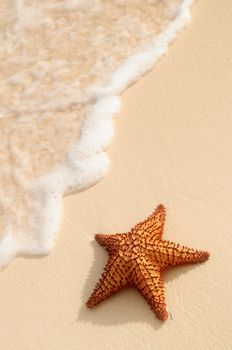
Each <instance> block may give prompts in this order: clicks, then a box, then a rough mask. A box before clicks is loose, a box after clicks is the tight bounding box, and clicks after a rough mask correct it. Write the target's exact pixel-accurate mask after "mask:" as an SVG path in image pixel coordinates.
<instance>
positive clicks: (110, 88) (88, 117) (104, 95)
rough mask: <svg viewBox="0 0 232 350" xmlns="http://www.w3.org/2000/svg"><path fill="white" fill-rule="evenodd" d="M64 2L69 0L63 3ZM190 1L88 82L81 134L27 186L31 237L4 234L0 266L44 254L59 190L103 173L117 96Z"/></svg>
mask: <svg viewBox="0 0 232 350" xmlns="http://www.w3.org/2000/svg"><path fill="white" fill-rule="evenodd" d="M69 3H70V6H72V4H74V3H75V1H69ZM191 3H192V1H191V0H183V2H182V3H181V4H180V5H179V8H178V11H177V13H176V16H175V18H174V20H173V21H172V22H171V23H170V24H169V25H168V26H167V28H166V29H165V30H164V31H163V32H162V33H161V34H160V35H159V36H158V37H156V38H155V39H154V40H153V42H151V43H150V45H149V46H148V47H147V48H146V49H144V50H143V51H142V52H140V53H137V54H134V55H132V56H131V57H130V58H129V59H127V60H126V62H124V63H123V64H122V65H121V66H120V67H119V68H118V69H117V70H116V71H115V72H114V73H113V74H112V75H111V76H109V77H108V79H107V81H105V84H104V85H103V86H92V87H91V89H89V90H88V97H89V99H90V101H92V104H91V106H90V107H89V109H88V110H87V111H86V114H85V117H84V119H83V122H82V126H81V134H80V137H79V139H78V141H77V142H76V144H75V145H74V146H73V147H72V149H70V151H69V152H68V154H67V155H66V158H65V159H64V161H63V162H62V164H60V165H59V166H58V167H57V168H56V169H54V170H53V171H52V172H50V173H49V174H47V175H46V176H43V177H41V178H40V179H38V180H37V181H36V182H34V183H33V185H32V186H31V191H32V197H33V203H34V210H33V217H31V227H32V231H33V232H32V233H31V236H32V239H31V240H28V236H26V234H25V233H23V232H22V233H20V234H19V235H17V236H12V235H11V234H10V233H7V234H6V235H5V238H4V239H3V240H2V241H1V243H0V265H1V266H5V265H6V264H7V263H8V262H9V261H10V259H11V258H12V257H14V256H16V255H19V254H30V255H36V254H47V253H48V252H49V251H50V250H51V248H52V246H53V243H54V239H55V237H56V234H57V232H58V230H59V223H60V217H61V200H62V196H63V195H64V194H67V193H69V192H72V191H73V190H75V191H79V190H83V189H85V188H87V187H89V186H91V185H93V184H94V183H96V182H97V181H99V180H100V179H101V178H102V177H103V175H104V174H105V172H106V170H107V167H108V164H109V162H108V158H107V156H106V154H105V150H106V148H107V147H108V145H109V143H110V141H111V139H112V136H113V116H114V115H115V114H116V113H117V112H118V111H119V108H120V98H119V97H118V95H119V94H120V93H121V92H122V91H123V90H124V89H125V88H126V87H127V86H128V85H129V84H130V83H131V82H133V81H135V80H137V79H138V78H140V77H141V76H142V75H143V74H144V73H145V72H147V71H148V70H149V69H151V68H152V67H153V66H154V64H155V63H156V62H157V61H158V59H159V58H160V57H161V56H162V55H163V54H164V53H165V52H166V51H167V48H168V44H169V43H170V42H171V41H172V40H173V39H174V38H175V36H176V34H177V32H178V31H180V29H181V28H182V27H183V26H184V25H185V24H186V23H187V22H188V21H189V19H190V15H189V8H190V5H191Z"/></svg>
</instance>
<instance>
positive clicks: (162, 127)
mask: <svg viewBox="0 0 232 350" xmlns="http://www.w3.org/2000/svg"><path fill="white" fill-rule="evenodd" d="M191 13H192V23H191V24H190V25H189V26H188V27H187V28H186V29H185V30H184V31H183V32H182V33H181V34H180V35H179V37H178V39H177V40H176V41H175V42H174V43H173V44H172V46H171V47H170V49H169V51H168V53H167V54H166V55H165V56H164V57H163V58H162V59H161V60H160V62H159V63H158V65H157V66H156V67H155V69H154V70H152V71H151V72H149V73H148V74H147V75H146V76H145V77H143V78H142V79H141V80H140V81H138V82H137V83H136V84H134V85H133V86H131V87H130V88H129V89H128V90H127V91H126V92H125V93H124V94H123V96H122V108H121V111H120V113H119V114H118V115H117V117H116V118H115V134H114V140H113V143H112V144H111V146H110V148H109V149H108V151H107V154H108V156H109V158H110V161H111V165H110V169H109V171H108V173H107V175H106V176H105V178H104V179H103V180H102V181H101V182H100V183H98V184H96V185H95V186H93V187H91V188H90V189H88V190H86V191H83V192H81V193H77V194H74V195H71V196H68V197H66V198H64V201H63V205H64V211H63V220H62V225H61V228H60V234H59V236H58V238H57V240H56V246H55V248H54V249H53V251H52V253H51V254H50V255H49V256H48V257H45V258H17V259H15V260H14V262H13V263H12V264H11V265H10V266H9V267H7V268H6V269H5V270H4V271H3V272H2V273H1V279H0V280H1V292H0V296H1V304H0V321H1V337H0V349H4V350H16V349H22V350H64V349H66V350H79V349H81V350H85V349H91V350H92V349H93V350H111V349H112V350H119V349H127V350H130V349H131V350H132V349H134V350H137V349H146V350H150V349H159V350H167V349H172V350H175V349H178V350H182V349H183V350H184V349H188V350H191V349H198V350H201V349H202V350H203V349H204V350H206V349H210V350H216V349H225V350H227V349H228V350H229V349H231V347H232V337H231V326H232V322H231V313H232V306H231V305H232V304H231V293H232V283H231V272H230V271H231V269H232V262H231V256H232V255H231V254H232V248H231V247H232V245H231V234H232V198H231V191H232V138H231V130H232V118H231V115H232V103H231V101H232V90H231V86H232V45H231V36H232V27H231V18H232V7H231V2H230V1H229V0H224V1H223V2H221V3H219V2H218V1H216V0H211V1H209V0H205V1H197V2H196V5H195V6H194V7H193V9H192V11H191ZM159 203H163V204H164V205H165V206H166V208H167V219H166V225H165V236H164V237H165V238H167V239H169V240H172V241H176V242H180V243H182V244H184V245H187V246H190V247H193V248H197V249H207V250H208V251H209V252H210V253H211V257H210V260H209V261H207V262H206V263H204V264H200V265H197V266H187V267H179V268H176V269H173V270H171V271H168V272H167V273H166V274H165V291H166V300H167V305H168V310H169V312H170V313H171V315H172V319H171V318H170V319H169V320H167V321H166V322H165V323H163V322H161V321H159V320H157V319H156V318H155V315H154V314H153V313H152V311H151V310H150V308H149V306H148V305H147V303H146V302H145V300H144V299H143V298H142V297H141V296H140V295H139V294H138V292H137V291H135V290H133V289H127V290H124V291H121V292H119V293H118V294H117V295H115V296H114V297H112V298H110V299H109V300H107V301H105V302H104V303H102V304H101V305H99V306H98V307H96V308H95V309H93V310H89V309H87V308H86V307H85V302H86V300H87V299H88V297H89V295H90V293H91V291H92V289H93V287H94V285H95V283H96V282H97V280H98V278H99V276H100V274H101V272H102V269H103V267H104V265H105V262H106V260H107V253H106V252H105V251H104V250H103V249H102V248H101V247H100V246H99V245H98V244H97V243H96V242H95V241H94V235H95V233H99V232H102V233H117V232H126V231H128V229H130V227H131V226H133V225H134V224H135V223H136V222H138V221H140V220H142V219H144V218H145V217H146V216H147V215H149V214H150V213H151V212H152V210H153V209H154V208H155V207H156V206H157V205H158V204H159Z"/></svg>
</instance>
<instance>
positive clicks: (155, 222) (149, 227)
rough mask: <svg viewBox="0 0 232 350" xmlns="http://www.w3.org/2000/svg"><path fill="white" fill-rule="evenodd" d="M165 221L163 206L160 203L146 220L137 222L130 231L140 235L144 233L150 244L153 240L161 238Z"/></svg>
mask: <svg viewBox="0 0 232 350" xmlns="http://www.w3.org/2000/svg"><path fill="white" fill-rule="evenodd" d="M164 222H165V207H164V206H163V204H160V205H159V206H158V207H157V208H156V209H155V211H154V212H153V213H152V214H151V215H150V216H148V217H147V219H146V220H144V221H142V222H139V223H138V224H137V225H135V226H134V227H133V228H132V233H135V234H138V235H140V236H143V235H146V237H147V239H148V240H149V242H148V243H150V244H152V243H153V241H154V240H156V239H161V237H162V234H163V230H164Z"/></svg>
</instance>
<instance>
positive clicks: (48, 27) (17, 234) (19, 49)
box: [0, 0, 191, 266]
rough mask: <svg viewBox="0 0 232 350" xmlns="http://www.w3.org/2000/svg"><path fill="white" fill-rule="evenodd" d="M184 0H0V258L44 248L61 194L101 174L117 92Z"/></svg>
mask: <svg viewBox="0 0 232 350" xmlns="http://www.w3.org/2000/svg"><path fill="white" fill-rule="evenodd" d="M190 4H191V1H189V0H163V1H160V0H146V1H144V0H126V1H125V0H112V1H111V2H109V1H107V0H83V1H82V0H73V1H71V0H70V1H59V0H52V1H48V2H44V1H39V0H37V1H33V0H11V1H9V0H3V1H2V2H1V5H0V9H1V11H0V37H1V48H0V58H1V70H0V77H1V79H0V90H1V95H0V96H1V98H0V133H1V135H0V159H1V170H0V210H1V221H0V235H1V242H0V266H5V265H6V264H8V262H9V261H10V260H11V258H12V257H13V256H16V255H19V254H30V255H33V254H46V253H48V252H49V251H50V249H51V247H52V244H53V240H54V238H55V236H56V233H57V230H58V224H59V218H60V212H61V203H60V202H61V197H62V195H63V194H64V193H66V192H69V191H73V190H77V191H78V190H82V189H84V188H87V187H88V186H90V185H92V184H93V183H95V182H96V181H98V180H99V179H100V178H101V177H102V176H103V175H104V173H105V171H106V168H107V165H108V160H107V157H106V155H105V153H104V150H105V148H106V147H107V146H108V144H109V142H110V140H111V138H112V133H113V127H112V117H113V115H114V114H115V113H116V112H117V111H118V110H119V107H120V101H119V98H118V95H119V94H120V93H121V92H122V91H123V90H124V89H125V88H126V86H128V84H129V83H131V82H132V81H135V80H136V79H138V78H139V77H140V76H141V75H142V74H144V73H145V72H146V71H147V70H148V69H150V68H152V66H153V65H154V63H155V62H156V61H157V59H158V58H159V57H160V56H161V55H162V54H163V53H164V52H165V51H166V48H167V44H168V43H169V42H170V41H171V40H172V39H173V38H174V36H175V34H176V32H177V31H178V30H179V29H180V28H181V27H182V26H183V25H184V24H185V22H186V21H187V20H188V8H189V6H190Z"/></svg>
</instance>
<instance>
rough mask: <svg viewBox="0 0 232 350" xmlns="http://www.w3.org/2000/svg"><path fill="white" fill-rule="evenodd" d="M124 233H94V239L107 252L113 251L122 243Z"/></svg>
mask: <svg viewBox="0 0 232 350" xmlns="http://www.w3.org/2000/svg"><path fill="white" fill-rule="evenodd" d="M125 237H126V234H123V233H116V234H110V235H109V234H101V233H98V234H96V235H95V239H96V241H97V242H98V243H99V244H100V245H101V246H102V247H103V248H105V249H106V250H107V252H108V253H109V254H112V253H115V252H116V251H117V250H118V249H119V247H120V245H121V244H122V243H124V241H125Z"/></svg>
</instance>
